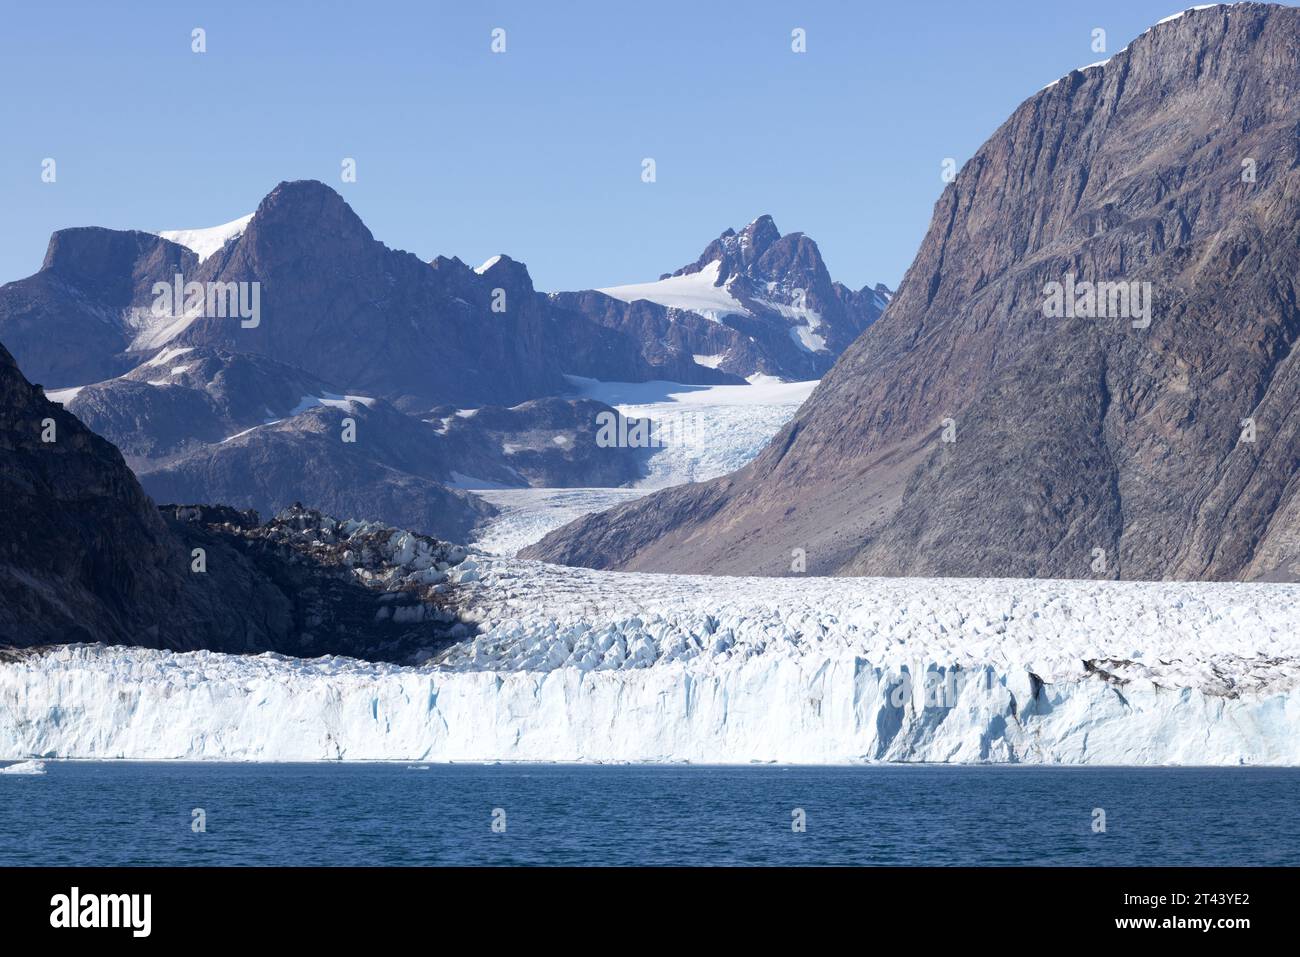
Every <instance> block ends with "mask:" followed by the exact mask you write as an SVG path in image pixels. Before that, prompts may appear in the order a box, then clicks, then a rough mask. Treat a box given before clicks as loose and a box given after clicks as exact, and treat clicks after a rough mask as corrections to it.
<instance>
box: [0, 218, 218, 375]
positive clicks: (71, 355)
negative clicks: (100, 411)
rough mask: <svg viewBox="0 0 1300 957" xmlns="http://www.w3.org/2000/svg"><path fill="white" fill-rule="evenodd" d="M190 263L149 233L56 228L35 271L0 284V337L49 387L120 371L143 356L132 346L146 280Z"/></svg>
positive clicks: (187, 255)
mask: <svg viewBox="0 0 1300 957" xmlns="http://www.w3.org/2000/svg"><path fill="white" fill-rule="evenodd" d="M197 263H198V257H197V256H196V255H195V254H194V253H193V252H192V251H191V250H189V249H186V248H185V247H183V246H178V245H177V244H176V243H173V242H169V241H167V240H165V239H162V238H160V237H158V236H154V235H152V234H151V233H141V232H128V231H122V230H115V229H101V228H99V227H93V226H92V227H85V228H78V229H62V230H59V231H58V232H56V233H55V234H54V235H53V236H51V237H50V244H49V248H48V249H47V250H46V253H45V261H44V263H42V265H41V268H40V271H39V272H37V273H36V274H34V275H32V276H29V277H28V278H26V279H20V280H18V281H17V282H11V283H7V284H6V285H4V286H0V341H3V342H5V343H6V344H7V346H8V347H9V348H10V349H11V350H12V352H13V355H14V356H15V358H16V359H17V360H18V362H19V363H20V364H21V365H22V368H23V369H24V370H25V371H26V373H27V374H28V375H30V376H31V377H32V378H33V379H34V380H35V381H37V382H40V383H42V384H43V385H45V386H47V387H50V388H65V387H72V386H79V385H85V384H87V383H90V382H99V381H101V380H103V379H109V378H112V377H114V376H117V375H120V374H122V373H124V372H126V371H128V370H130V369H131V368H133V367H134V366H136V365H138V364H139V363H140V361H141V360H143V359H145V358H148V356H147V355H141V354H135V355H133V354H132V350H133V349H135V348H136V347H137V346H138V345H142V343H140V342H138V340H139V339H140V336H141V333H142V330H141V328H140V322H141V318H142V317H146V318H147V317H148V316H149V313H150V307H151V305H152V303H153V296H152V292H151V290H152V289H153V286H154V283H158V282H172V280H173V277H174V276H175V275H176V274H177V273H189V272H190V271H191V270H193V269H194V268H195V267H196V265H197Z"/></svg>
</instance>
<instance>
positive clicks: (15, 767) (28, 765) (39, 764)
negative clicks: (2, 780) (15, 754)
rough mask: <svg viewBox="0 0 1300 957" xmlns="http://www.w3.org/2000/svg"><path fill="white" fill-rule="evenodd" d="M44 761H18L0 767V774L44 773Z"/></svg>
mask: <svg viewBox="0 0 1300 957" xmlns="http://www.w3.org/2000/svg"><path fill="white" fill-rule="evenodd" d="M44 773H45V762H44V761H19V762H18V763H17V764H7V765H5V766H4V767H3V768H0V774H44Z"/></svg>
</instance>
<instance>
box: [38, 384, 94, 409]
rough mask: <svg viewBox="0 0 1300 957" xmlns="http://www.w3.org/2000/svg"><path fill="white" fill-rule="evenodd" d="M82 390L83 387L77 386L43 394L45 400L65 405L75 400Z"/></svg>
mask: <svg viewBox="0 0 1300 957" xmlns="http://www.w3.org/2000/svg"><path fill="white" fill-rule="evenodd" d="M84 388H85V386H84V385H77V386H73V387H72V388H70V389H55V390H54V391H53V392H47V393H45V398H47V399H49V400H50V401H51V402H57V403H59V405H67V404H68V403H70V402H71V401H72V400H73V399H75V398H76V397H77V396H78V395H79V394H80V392H81V390H82V389H84Z"/></svg>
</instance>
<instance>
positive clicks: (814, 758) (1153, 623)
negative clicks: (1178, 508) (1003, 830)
mask: <svg viewBox="0 0 1300 957" xmlns="http://www.w3.org/2000/svg"><path fill="white" fill-rule="evenodd" d="M454 577H455V578H456V579H457V580H458V582H459V587H458V592H459V594H461V596H462V601H463V606H462V615H463V616H464V617H466V618H467V619H470V620H472V621H473V622H474V623H475V624H476V625H477V627H478V634H477V635H475V636H474V637H473V638H471V639H467V640H465V641H462V642H460V643H458V644H456V645H454V646H452V647H451V648H450V649H449V650H448V651H446V652H445V653H443V654H441V655H440V656H438V657H437V658H436V659H434V660H433V661H431V662H429V663H427V664H425V665H422V666H419V667H402V666H396V665H387V664H375V663H369V662H363V661H357V660H354V659H347V658H320V659H311V660H301V659H291V658H285V657H281V656H276V655H270V654H266V655H260V656H235V655H222V654H215V653H209V652H191V653H183V654H182V653H171V652H166V651H156V650H148V649H140V648H125V647H103V646H97V645H68V646H61V647H56V648H51V649H45V650H42V651H40V652H34V653H28V654H10V655H8V656H7V657H6V658H5V659H4V660H3V661H0V758H3V759H24V758H38V759H47V758H86V759H105V758H127V759H139V760H158V759H187V760H228V761H229V760H238V761H245V760H248V761H324V760H331V761H332V760H381V761H426V762H447V761H474V762H478V761H558V762H697V763H718V764H728V763H750V762H777V763H792V764H797V763H812V764H831V763H834V764H839V763H858V762H876V761H915V762H970V763H979V762H1006V763H1020V762H1028V763H1063V764H1110V765H1146V764H1183V765H1224V764H1272V765H1295V764H1300V627H1297V626H1298V625H1300V586H1296V585H1286V584H1271V583H1269V584H1265V583H1260V584H1242V583H1215V584H1203V583H1181V582H1180V583H1175V582H1151V583H1140V582H1112V581H1038V580H1034V581H1029V580H1010V579H1004V580H979V579H947V580H938V579H929V580H926V579H871V578H856V579H855V578H836V579H826V578H798V577H790V578H781V579H758V578H754V579H749V578H714V577H707V576H682V575H651V574H629V573H618V572H599V571H592V570H589V569H578V568H562V567H558V566H551V565H546V564H543V563H538V562H528V561H521V560H515V559H503V558H493V557H490V556H485V555H474V556H470V557H469V558H468V559H466V560H465V561H464V562H462V563H461V565H459V566H457V568H456V569H455V570H454Z"/></svg>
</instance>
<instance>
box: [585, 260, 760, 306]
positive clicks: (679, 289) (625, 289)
mask: <svg viewBox="0 0 1300 957" xmlns="http://www.w3.org/2000/svg"><path fill="white" fill-rule="evenodd" d="M721 271H722V260H720V259H719V260H715V261H714V262H711V263H709V264H708V265H707V266H705V267H704V268H703V269H701V270H700V271H699V272H695V273H689V274H687V275H685V276H669V277H668V278H667V279H660V280H659V281H658V282H643V283H634V284H632V285H628V286H608V287H606V288H604V289H597V290H596V291H597V292H603V293H604V294H605V295H607V296H612V297H613V298H615V299H618V300H620V301H622V302H636V301H637V300H638V299H646V300H649V301H650V302H655V303H658V304H659V305H661V306H667V307H668V308H670V309H685V310H687V311H688V312H695V313H699V314H700V315H701V316H704V317H705V318H706V319H711V320H713V321H714V322H720V321H721V318H722V317H723V316H730V315H736V316H748V315H749V310H748V309H746V308H745V307H744V306H743V305H742V304H741V302H740V300H738V299H737V298H736V297H735V296H733V295H732V294H731V291H730V289H729V288H728V286H727V285H724V286H719V285H717V282H718V277H719V276H720V275H721ZM728 285H729V284H728Z"/></svg>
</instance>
